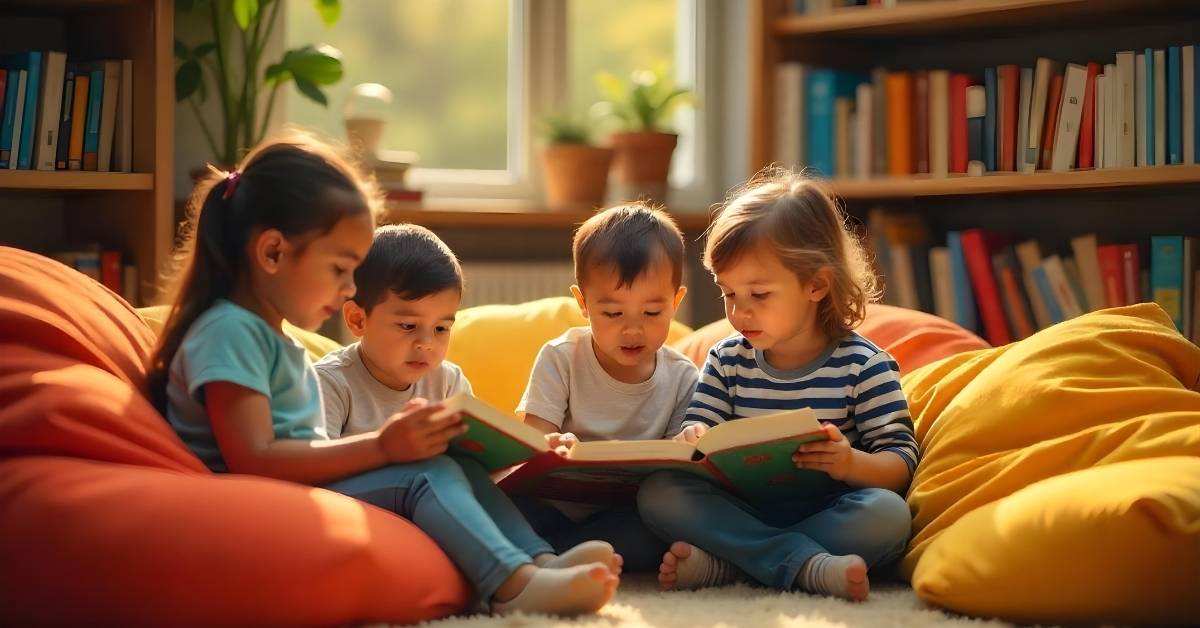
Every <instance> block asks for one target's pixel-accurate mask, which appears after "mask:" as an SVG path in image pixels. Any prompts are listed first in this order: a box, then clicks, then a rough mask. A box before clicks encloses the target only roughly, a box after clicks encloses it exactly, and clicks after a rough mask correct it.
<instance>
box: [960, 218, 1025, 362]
mask: <svg viewBox="0 0 1200 628" xmlns="http://www.w3.org/2000/svg"><path fill="white" fill-rule="evenodd" d="M961 238H962V249H963V257H964V258H965V259H966V264H967V272H968V273H969V276H970V279H971V289H972V290H973V291H974V292H975V300H976V303H977V304H978V305H979V314H980V317H981V318H982V320H983V331H984V336H985V337H986V338H987V341H988V342H989V343H991V344H992V345H993V346H997V347H998V346H1000V345H1006V344H1008V343H1009V342H1012V335H1011V334H1010V333H1009V330H1008V323H1007V320H1006V318H1005V315H1004V306H1003V304H1002V302H1001V300H1000V290H999V287H998V286H997V285H996V279H995V275H994V274H993V272H992V256H993V255H994V254H995V253H997V252H998V251H999V250H1000V249H1001V248H1002V247H1003V240H1002V238H1001V237H1000V236H999V235H998V234H996V233H993V232H990V231H984V230H983V229H967V230H966V231H963V232H962V236H961Z"/></svg>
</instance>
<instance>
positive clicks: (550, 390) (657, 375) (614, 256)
mask: <svg viewBox="0 0 1200 628" xmlns="http://www.w3.org/2000/svg"><path fill="white" fill-rule="evenodd" d="M683 249H684V244H683V235H682V234H681V233H680V231H679V228H678V227H677V226H676V225H675V223H674V221H673V220H672V219H671V217H670V216H668V215H667V214H666V213H664V212H662V211H659V210H655V209H652V208H650V207H648V206H646V205H644V204H641V203H635V204H630V205H624V206H618V207H613V208H610V209H607V210H604V211H602V212H599V213H598V214H596V215H595V216H593V217H592V218H590V219H589V220H588V221H587V222H585V223H584V224H583V225H582V226H580V227H579V229H578V230H577V231H576V233H575V238H574V242H573V244H572V252H573V256H574V261H575V281H576V285H573V286H571V293H572V294H573V295H574V296H575V299H576V301H578V303H579V308H580V311H581V312H582V313H583V315H584V317H585V318H587V319H588V323H589V326H588V327H576V328H573V329H570V330H568V331H567V332H566V333H564V334H563V335H561V336H559V337H558V338H555V339H554V340H551V341H550V342H548V343H546V344H545V345H544V346H543V347H542V349H541V351H540V352H539V353H538V357H537V361H536V362H535V363H534V367H533V372H532V374H531V375H530V379H529V385H528V387H527V388H526V390H525V394H524V396H522V398H521V402H520V404H519V405H518V406H517V414H518V416H520V417H521V418H522V419H523V420H524V421H525V422H526V423H527V424H529V425H531V426H533V427H535V428H537V429H539V430H541V431H542V432H544V433H545V434H546V435H547V440H548V441H549V444H550V445H551V447H557V446H560V445H566V446H568V447H569V446H570V445H571V444H572V443H574V442H576V441H589V440H612V439H620V440H639V439H660V438H665V437H670V436H673V435H674V434H676V433H677V432H678V431H679V430H680V426H681V424H682V421H683V416H684V413H685V411H686V410H687V406H688V403H689V401H690V400H691V397H692V393H693V392H694V390H695V388H696V382H697V380H698V373H697V370H696V367H695V366H694V365H693V364H692V363H691V361H690V360H688V359H687V358H686V357H685V356H684V355H683V354H681V353H679V352H678V351H676V350H674V349H672V348H670V347H666V346H664V343H665V342H666V339H667V332H668V330H669V329H670V323H671V319H672V318H673V317H674V315H675V311H676V310H677V309H678V307H679V304H680V302H681V301H682V300H683V297H684V295H685V294H686V292H687V288H685V287H683V286H682V279H683ZM514 501H516V502H517V505H518V507H520V508H521V510H522V512H524V513H525V516H526V517H527V518H528V519H529V521H530V523H531V524H532V525H533V527H534V529H535V530H536V531H537V532H538V533H539V534H541V535H542V536H543V537H544V538H546V540H548V541H550V543H551V544H552V545H553V546H555V547H556V548H557V547H571V546H573V545H575V544H577V541H575V539H584V540H587V539H600V540H604V541H608V542H609V543H611V544H612V545H613V547H614V548H615V549H616V551H617V553H618V554H620V555H621V556H623V557H624V561H625V568H626V569H629V570H634V571H647V570H654V569H657V567H658V563H659V559H660V558H661V556H662V555H663V552H664V551H665V549H666V543H664V542H663V541H662V540H660V539H659V538H658V537H656V536H655V535H654V534H653V533H652V532H650V531H649V529H647V528H646V527H645V525H644V524H643V523H642V521H641V517H640V516H639V514H638V512H637V507H636V505H633V504H628V505H621V506H616V507H613V508H610V509H598V508H595V507H589V506H587V505H583V504H576V503H567V502H547V501H539V500H531V499H516V500H514Z"/></svg>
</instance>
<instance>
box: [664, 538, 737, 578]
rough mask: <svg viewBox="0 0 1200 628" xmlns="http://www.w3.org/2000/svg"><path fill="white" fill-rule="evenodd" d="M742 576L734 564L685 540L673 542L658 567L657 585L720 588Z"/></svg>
mask: <svg viewBox="0 0 1200 628" xmlns="http://www.w3.org/2000/svg"><path fill="white" fill-rule="evenodd" d="M741 579H742V574H741V572H740V571H739V570H738V568H737V567H735V566H734V565H733V563H731V562H729V561H727V560H724V559H721V558H717V557H716V556H712V555H711V554H709V553H708V552H706V551H704V550H702V549H700V548H698V547H696V546H694V545H690V544H688V543H683V542H682V541H676V542H674V543H672V544H671V547H670V549H668V550H667V553H665V554H663V560H662V564H660V565H659V566H658V584H659V586H661V587H662V588H663V589H683V590H690V589H703V588H705V587H719V586H721V585H723V584H729V583H732V582H737V581H738V580H741Z"/></svg>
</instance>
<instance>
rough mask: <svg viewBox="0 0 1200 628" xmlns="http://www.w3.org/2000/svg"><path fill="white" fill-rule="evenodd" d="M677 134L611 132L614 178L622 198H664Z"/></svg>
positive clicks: (658, 201)
mask: <svg viewBox="0 0 1200 628" xmlns="http://www.w3.org/2000/svg"><path fill="white" fill-rule="evenodd" d="M678 141H679V136H678V135H675V134H674V133H658V132H653V131H651V132H638V133H614V134H613V135H612V138H611V142H612V146H613V149H614V150H615V151H616V157H615V158H614V160H613V177H614V181H615V183H616V187H617V195H618V196H619V198H620V200H622V201H633V200H638V199H645V200H648V201H651V202H655V203H665V202H666V201H667V173H669V172H670V171H671V154H672V153H674V152H675V144H676V143H677V142H678Z"/></svg>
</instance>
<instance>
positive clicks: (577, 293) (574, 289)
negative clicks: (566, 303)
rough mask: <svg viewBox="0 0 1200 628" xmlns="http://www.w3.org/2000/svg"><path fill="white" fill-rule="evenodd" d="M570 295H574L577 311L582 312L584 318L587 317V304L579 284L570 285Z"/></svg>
mask: <svg viewBox="0 0 1200 628" xmlns="http://www.w3.org/2000/svg"><path fill="white" fill-rule="evenodd" d="M571 296H574V297H575V302H576V303H578V304H579V313H580V314H583V317H584V318H587V317H588V311H587V304H586V303H584V301H583V290H580V289H579V286H576V285H572V286H571Z"/></svg>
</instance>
